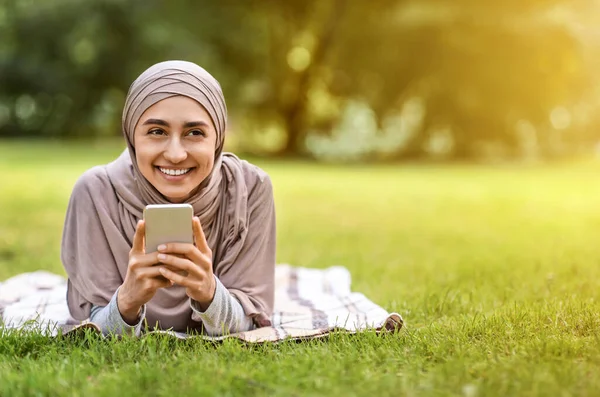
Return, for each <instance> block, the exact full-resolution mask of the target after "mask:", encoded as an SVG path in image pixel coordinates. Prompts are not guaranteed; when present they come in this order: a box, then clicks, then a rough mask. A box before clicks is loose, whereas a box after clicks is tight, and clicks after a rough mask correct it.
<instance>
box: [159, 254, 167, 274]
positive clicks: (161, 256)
mask: <svg viewBox="0 0 600 397" xmlns="http://www.w3.org/2000/svg"><path fill="white" fill-rule="evenodd" d="M165 259H167V256H166V255H165V254H158V260H161V261H164V260H165ZM160 270H163V269H160Z"/></svg>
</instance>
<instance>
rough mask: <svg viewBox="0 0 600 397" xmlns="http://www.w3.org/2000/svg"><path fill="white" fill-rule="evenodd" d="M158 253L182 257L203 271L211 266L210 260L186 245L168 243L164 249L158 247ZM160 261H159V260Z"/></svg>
mask: <svg viewBox="0 0 600 397" xmlns="http://www.w3.org/2000/svg"><path fill="white" fill-rule="evenodd" d="M158 251H159V252H160V253H161V254H169V255H171V256H177V257H183V258H184V259H188V260H190V261H191V262H192V263H194V264H196V265H197V266H200V267H201V268H203V269H204V270H208V269H209V268H210V267H211V266H212V262H211V261H210V259H209V258H208V257H207V256H206V255H204V254H203V253H202V252H200V250H199V249H198V247H196V246H194V245H192V244H186V243H168V244H164V247H162V246H161V247H159V249H158ZM159 260H161V259H159Z"/></svg>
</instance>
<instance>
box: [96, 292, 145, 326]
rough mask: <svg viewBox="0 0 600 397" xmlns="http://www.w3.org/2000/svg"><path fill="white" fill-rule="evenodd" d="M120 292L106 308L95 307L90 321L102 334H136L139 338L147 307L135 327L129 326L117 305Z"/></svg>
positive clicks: (143, 308) (116, 293)
mask: <svg viewBox="0 0 600 397" xmlns="http://www.w3.org/2000/svg"><path fill="white" fill-rule="evenodd" d="M118 293H119V290H118V289H117V291H116V292H115V293H114V295H113V296H112V298H111V300H110V302H109V303H108V305H106V306H93V307H92V311H91V314H90V321H91V322H93V323H94V324H96V325H97V326H98V327H100V330H101V331H102V334H103V335H104V336H107V335H111V334H112V335H124V334H135V335H136V336H139V335H140V334H141V330H142V323H143V320H144V318H145V317H146V306H145V305H144V306H142V308H141V312H140V314H139V317H138V319H137V322H136V323H135V324H134V325H129V324H128V323H127V322H125V320H123V317H122V316H121V313H120V312H119V306H118V304H117V296H118Z"/></svg>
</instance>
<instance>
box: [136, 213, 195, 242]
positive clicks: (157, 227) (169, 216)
mask: <svg viewBox="0 0 600 397" xmlns="http://www.w3.org/2000/svg"><path fill="white" fill-rule="evenodd" d="M193 216H194V209H193V208H192V206H191V205H190V204H151V205H147V206H146V208H144V221H145V223H146V235H145V249H146V253H147V254H148V253H150V252H154V251H157V250H158V246H159V245H161V244H166V243H190V244H193V243H194V232H193V229H192V218H193Z"/></svg>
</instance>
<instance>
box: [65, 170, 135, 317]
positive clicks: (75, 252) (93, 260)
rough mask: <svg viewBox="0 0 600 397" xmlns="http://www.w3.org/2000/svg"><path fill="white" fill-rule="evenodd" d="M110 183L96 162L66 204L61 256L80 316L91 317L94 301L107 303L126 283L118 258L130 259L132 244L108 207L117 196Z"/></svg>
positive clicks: (73, 309)
mask: <svg viewBox="0 0 600 397" xmlns="http://www.w3.org/2000/svg"><path fill="white" fill-rule="evenodd" d="M110 189H112V188H111V186H110V183H109V181H107V177H106V172H105V171H104V170H103V169H102V168H101V167H94V168H92V169H90V170H88V171H86V172H85V173H84V174H83V175H82V176H81V177H80V178H79V179H78V181H77V182H76V183H75V186H74V187H73V191H72V193H71V197H70V200H69V205H68V207H67V213H66V216H65V223H64V229H63V235H62V242H61V261H62V263H63V266H64V268H65V271H66V273H67V276H68V284H67V303H68V306H69V311H70V313H71V315H72V316H73V318H74V319H76V320H85V319H87V318H88V317H89V316H90V310H91V308H92V306H107V305H108V303H109V301H110V300H111V297H112V295H113V294H114V293H115V291H116V290H117V288H118V287H119V286H120V285H121V284H122V283H123V279H122V277H121V273H120V271H119V266H118V262H120V261H123V260H126V259H124V258H126V257H127V255H128V252H129V249H130V248H131V247H130V246H129V245H128V242H127V241H126V240H125V238H123V237H122V231H121V229H120V226H119V224H118V223H117V222H116V221H115V219H114V216H113V214H112V212H111V210H110V207H111V206H112V203H111V200H113V199H114V200H116V197H112V196H113V195H112V194H111V193H112V192H111V190H110ZM102 193H103V194H102Z"/></svg>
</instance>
